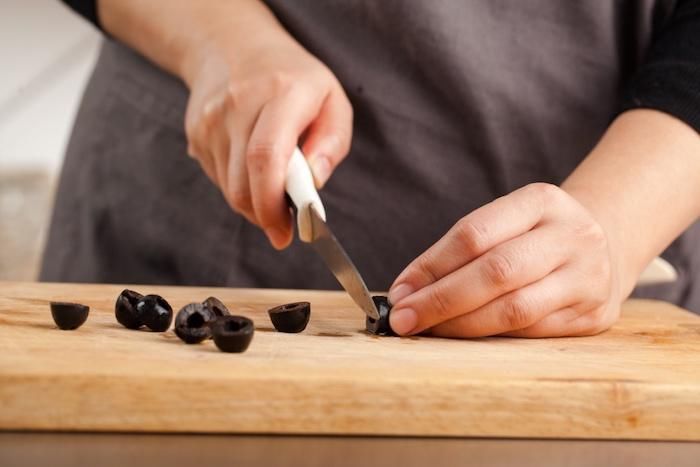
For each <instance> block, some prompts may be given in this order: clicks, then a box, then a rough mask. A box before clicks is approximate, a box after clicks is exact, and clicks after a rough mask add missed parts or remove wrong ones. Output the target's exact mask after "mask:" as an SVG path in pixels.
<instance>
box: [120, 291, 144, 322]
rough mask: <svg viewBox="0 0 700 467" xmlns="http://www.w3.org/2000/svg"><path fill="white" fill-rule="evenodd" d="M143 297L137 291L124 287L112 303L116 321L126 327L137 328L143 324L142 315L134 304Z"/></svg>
mask: <svg viewBox="0 0 700 467" xmlns="http://www.w3.org/2000/svg"><path fill="white" fill-rule="evenodd" d="M142 298H143V295H141V294H140V293H138V292H134V291H133V290H129V289H124V290H122V293H120V294H119V296H118V297H117V302H116V303H115V304H114V315H115V316H116V317H117V321H119V323H120V324H121V325H122V326H124V327H125V328H128V329H138V328H140V327H141V326H143V317H142V316H141V315H140V314H139V312H138V310H137V309H136V304H137V303H138V302H139V300H141V299H142Z"/></svg>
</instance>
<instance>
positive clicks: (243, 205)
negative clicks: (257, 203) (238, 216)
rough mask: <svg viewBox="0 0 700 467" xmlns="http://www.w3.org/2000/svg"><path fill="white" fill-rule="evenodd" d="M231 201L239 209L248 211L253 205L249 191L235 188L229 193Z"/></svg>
mask: <svg viewBox="0 0 700 467" xmlns="http://www.w3.org/2000/svg"><path fill="white" fill-rule="evenodd" d="M229 202H230V203H231V205H233V207H234V208H235V209H237V210H239V211H248V210H250V207H251V206H252V198H251V196H250V192H249V191H243V190H234V191H232V192H231V193H230V194H229Z"/></svg>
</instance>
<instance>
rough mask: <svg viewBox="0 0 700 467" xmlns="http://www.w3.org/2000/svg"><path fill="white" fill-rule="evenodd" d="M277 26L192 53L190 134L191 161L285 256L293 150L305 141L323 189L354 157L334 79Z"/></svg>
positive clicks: (222, 37) (216, 37) (215, 37)
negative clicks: (350, 156)
mask: <svg viewBox="0 0 700 467" xmlns="http://www.w3.org/2000/svg"><path fill="white" fill-rule="evenodd" d="M273 22H274V25H276V26H277V27H278V29H274V27H269V28H267V30H258V31H257V32H256V33H255V34H252V35H250V36H249V37H248V40H247V41H241V40H239V39H240V37H238V38H234V37H228V36H227V32H226V28H221V30H220V31H216V32H215V33H211V34H210V36H209V37H208V38H207V42H206V43H207V46H203V45H201V43H200V44H199V45H198V46H197V47H198V48H197V49H196V50H193V51H192V54H193V55H194V56H195V57H196V58H194V59H191V60H190V61H189V66H190V74H189V77H188V79H186V81H187V84H188V85H189V87H190V91H191V94H190V99H189V103H188V106H187V114H186V118H185V129H186V134H187V140H188V144H189V148H188V152H189V154H190V155H191V156H192V157H194V158H195V159H197V160H198V161H199V163H200V164H201V166H202V169H203V170H204V172H205V173H206V174H207V176H208V177H209V178H210V179H211V180H212V181H213V182H214V183H215V184H216V185H217V186H218V187H219V188H220V189H221V192H222V193H223V195H224V197H225V199H226V201H227V202H228V204H229V205H230V206H231V208H233V209H234V210H235V211H237V212H239V213H240V214H242V215H243V216H245V217H246V218H247V219H248V220H249V221H250V222H252V223H254V224H257V225H258V226H260V227H261V228H262V229H263V230H264V231H265V234H266V235H267V237H268V238H269V240H270V242H271V243H272V245H273V246H274V247H275V248H278V249H282V248H285V247H286V246H287V245H289V243H290V242H291V240H292V233H293V228H292V223H291V216H290V213H289V208H288V206H287V204H286V202H285V199H284V183H285V175H286V171H287V163H288V161H289V158H290V157H291V155H292V151H293V150H294V147H295V146H296V145H297V144H298V143H299V142H300V140H301V142H303V144H302V152H303V153H304V154H305V155H306V157H307V160H308V162H309V165H310V166H311V170H312V173H313V175H314V179H315V182H316V184H317V187H319V188H320V187H321V186H322V185H323V184H324V183H325V182H326V180H328V177H329V176H330V175H331V173H332V172H333V170H334V169H335V167H336V166H337V165H338V164H339V163H340V162H341V161H342V160H343V158H344V157H345V156H346V155H347V153H348V151H349V149H350V140H351V136H352V107H351V105H350V102H349V101H348V99H347V96H346V95H345V92H344V91H343V89H342V87H341V85H340V83H339V82H338V80H337V79H336V78H335V76H334V75H333V74H332V72H331V71H330V70H329V69H328V68H327V67H326V66H325V65H324V64H323V63H321V62H320V61H319V60H318V59H316V58H315V57H313V56H312V55H311V54H310V53H309V52H307V51H306V50H304V48H302V47H301V45H299V44H298V43H297V42H296V41H295V40H294V39H292V38H291V37H290V36H289V35H288V34H287V33H286V31H284V30H283V29H282V26H281V25H279V24H278V23H277V22H276V21H274V20H273ZM219 23H223V24H224V25H225V22H222V21H219ZM268 24H269V20H268ZM237 32H238V34H239V35H240V31H237ZM231 34H235V32H232V33H231Z"/></svg>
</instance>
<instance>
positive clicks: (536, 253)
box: [390, 226, 573, 334]
mask: <svg viewBox="0 0 700 467" xmlns="http://www.w3.org/2000/svg"><path fill="white" fill-rule="evenodd" d="M572 248H573V247H572V245H571V244H570V243H569V242H562V241H561V230H560V229H559V228H557V227H554V226H551V227H543V228H538V229H535V230H532V231H530V232H527V233H525V234H523V235H521V236H520V237H517V238H515V239H513V240H511V241H509V242H506V243H503V244H502V245H499V246H497V247H496V248H494V249H492V250H490V251H489V252H488V253H486V254H485V255H482V256H480V257H479V258H477V259H476V260H474V261H472V262H471V263H469V264H467V265H466V266H464V267H462V268H461V269H458V270H457V271H455V272H453V273H450V274H448V275H447V276H445V277H443V278H442V279H439V280H438V281H437V282H435V283H433V284H430V285H429V286H427V287H424V288H422V289H420V290H419V291H418V292H416V293H414V294H411V295H409V296H408V297H406V298H404V299H403V300H401V301H399V302H398V303H396V304H395V305H394V308H393V310H392V312H391V315H390V320H391V328H392V329H393V330H394V331H395V332H396V333H397V334H415V333H418V332H421V331H423V330H425V329H428V328H430V327H433V326H435V325H437V324H439V323H442V322H444V321H447V320H449V319H452V318H455V317H457V316H460V315H463V314H465V313H469V312H472V311H473V310H476V309H478V308H480V307H482V306H484V305H486V304H487V303H489V302H490V301H492V300H494V299H496V298H497V297H499V296H501V295H504V294H506V293H508V292H510V291H513V290H516V289H519V288H521V287H524V286H526V285H528V284H531V283H533V282H535V281H537V280H539V279H542V278H543V277H545V276H547V275H548V274H550V273H551V272H552V271H554V270H555V269H557V268H558V267H560V266H561V265H562V264H564V262H565V261H566V259H567V258H568V256H569V253H570V251H571V250H572Z"/></svg>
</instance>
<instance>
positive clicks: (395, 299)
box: [389, 284, 413, 304]
mask: <svg viewBox="0 0 700 467" xmlns="http://www.w3.org/2000/svg"><path fill="white" fill-rule="evenodd" d="M412 293H413V287H411V286H410V285H408V284H398V285H395V286H394V287H392V288H391V289H390V290H389V301H390V302H391V303H392V304H395V303H399V301H400V300H401V299H403V298H406V297H408V296H409V295H411V294H412Z"/></svg>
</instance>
